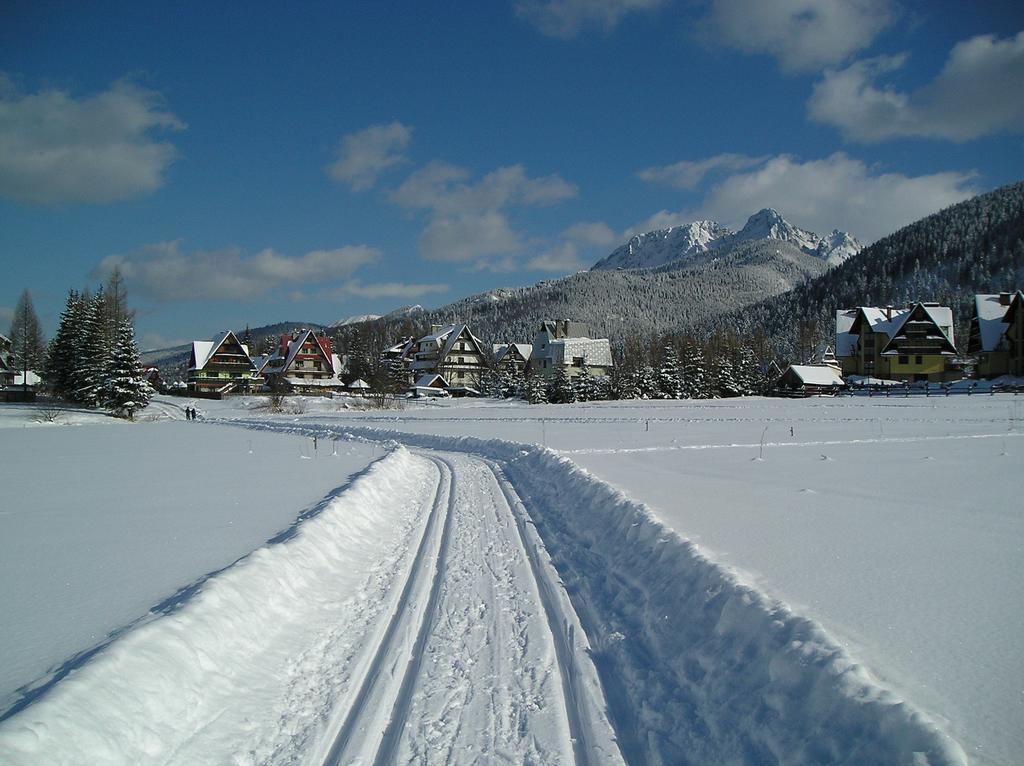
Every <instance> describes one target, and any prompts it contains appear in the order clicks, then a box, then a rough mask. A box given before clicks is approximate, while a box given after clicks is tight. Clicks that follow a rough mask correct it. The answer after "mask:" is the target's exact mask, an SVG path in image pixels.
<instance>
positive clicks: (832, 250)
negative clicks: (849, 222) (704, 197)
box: [593, 207, 861, 271]
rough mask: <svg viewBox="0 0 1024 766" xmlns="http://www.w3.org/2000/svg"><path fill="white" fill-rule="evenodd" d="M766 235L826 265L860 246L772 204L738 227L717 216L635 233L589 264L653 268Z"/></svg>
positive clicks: (604, 268) (847, 236) (607, 267)
mask: <svg viewBox="0 0 1024 766" xmlns="http://www.w3.org/2000/svg"><path fill="white" fill-rule="evenodd" d="M766 239H776V240H780V241H783V242H789V243H791V244H793V245H795V246H797V247H799V248H800V249H801V250H803V251H804V252H805V253H807V254H808V255H813V256H815V257H817V258H821V259H822V260H823V261H826V262H827V263H828V264H829V265H830V266H835V265H837V264H839V263H842V262H843V261H845V260H846V259H847V258H849V257H850V256H852V255H856V254H857V253H859V252H860V251H861V245H860V243H859V242H858V241H857V240H856V239H855V238H854V237H853V236H851V235H850V234H848V233H846V232H844V231H839V230H834V231H833V232H832V233H831V234H829V235H828V236H827V237H824V238H823V237H819V236H818V235H817V234H815V233H814V232H811V231H807V230H805V229H801V228H799V227H797V226H794V225H793V224H791V223H789V221H787V220H786V219H785V218H783V217H782V214H781V213H779V211H777V210H775V209H774V208H770V207H766V208H762V209H761V210H759V211H757V212H756V213H754V214H753V215H752V216H750V218H748V219H747V222H746V224H745V225H744V226H743V228H742V229H740V230H739V231H738V232H732V231H730V230H729V229H727V228H726V227H724V226H722V225H721V224H720V223H718V222H716V221H709V220H701V221H693V222H692V223H687V224H682V225H680V226H672V227H670V228H668V229H658V230H656V231H650V232H647V233H646V234H638V235H636V236H634V237H632V238H631V239H630V240H629V241H628V242H627V243H626V244H624V245H622V246H621V247H619V248H617V249H615V250H614V251H612V252H611V253H610V254H609V255H608V256H606V257H605V258H602V259H601V260H600V261H598V262H597V263H596V264H594V266H593V270H594V271H609V270H613V269H650V268H656V267H658V266H664V265H665V264H667V263H672V262H674V261H679V260H682V259H685V258H688V257H690V256H693V255H696V254H698V253H703V252H707V251H708V250H719V249H725V248H728V247H732V246H736V245H739V244H743V243H746V242H753V241H758V240H766Z"/></svg>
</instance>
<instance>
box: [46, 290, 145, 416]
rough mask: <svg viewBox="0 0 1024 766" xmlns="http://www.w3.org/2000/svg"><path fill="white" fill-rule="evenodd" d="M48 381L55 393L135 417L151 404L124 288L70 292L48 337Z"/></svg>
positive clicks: (119, 414)
mask: <svg viewBox="0 0 1024 766" xmlns="http://www.w3.org/2000/svg"><path fill="white" fill-rule="evenodd" d="M45 377H46V382H47V385H48V387H49V388H50V390H51V392H52V393H53V395H54V396H56V397H57V398H59V399H63V400H64V401H68V402H73V403H75V404H80V405H83V406H86V407H102V408H105V409H109V410H111V411H112V412H114V413H115V414H117V415H118V416H121V417H126V418H128V419H129V420H131V419H133V418H134V416H135V413H136V412H137V411H138V410H141V409H143V408H144V407H145V406H146V405H148V404H149V401H150V399H151V398H152V395H153V390H152V388H151V387H150V385H149V383H148V382H147V381H146V378H145V374H144V370H143V366H142V359H141V357H140V356H139V349H138V346H137V345H136V344H135V330H134V328H133V326H132V321H131V314H130V312H129V311H128V310H127V307H126V306H125V305H124V293H123V287H122V288H120V289H119V290H114V291H111V292H110V293H108V292H106V291H105V290H104V289H103V288H102V287H101V288H100V289H99V290H97V291H96V293H94V294H93V295H87V294H80V293H78V292H76V291H75V290H70V291H69V292H68V297H67V301H66V303H65V306H64V311H63V312H61V316H60V323H59V324H58V326H57V333H56V334H55V335H54V337H53V340H52V341H50V347H49V352H48V354H47V361H46V376H45Z"/></svg>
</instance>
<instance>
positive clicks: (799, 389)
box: [775, 364, 846, 396]
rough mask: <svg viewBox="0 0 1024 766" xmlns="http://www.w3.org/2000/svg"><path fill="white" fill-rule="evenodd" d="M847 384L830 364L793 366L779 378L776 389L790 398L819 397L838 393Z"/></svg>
mask: <svg viewBox="0 0 1024 766" xmlns="http://www.w3.org/2000/svg"><path fill="white" fill-rule="evenodd" d="M845 385H846V384H845V383H844V382H843V379H842V378H841V377H840V376H839V373H838V372H837V371H836V369H835V367H833V366H830V365H828V364H791V365H790V366H789V367H787V368H786V371H785V372H784V373H782V375H780V376H779V378H778V380H777V381H776V383H775V389H776V391H778V392H779V393H781V394H784V395H788V396H819V395H821V394H835V393H838V392H839V391H840V390H841V389H842V388H843V387H844V386H845Z"/></svg>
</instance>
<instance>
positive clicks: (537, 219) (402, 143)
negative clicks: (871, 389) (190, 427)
mask: <svg viewBox="0 0 1024 766" xmlns="http://www.w3.org/2000/svg"><path fill="white" fill-rule="evenodd" d="M1022 134H1024V8H1022V6H1021V5H1020V3H1016V2H1006V3H996V2H990V3H984V2H979V3H966V2H938V1H936V2H927V3H925V2H921V3H910V2H898V0H775V2H763V1H761V0H676V1H675V2H673V1H672V0H508V1H507V2H503V1H502V0H492V1H489V2H481V3H473V2H461V3H454V2H447V3H412V2H387V1H386V0H380V1H378V2H373V3H326V2H325V3H301V4H299V3H293V4H283V3H249V4H238V3H193V2H176V3H158V2H147V3H138V2H129V3H117V2H96V3H88V4H86V3H57V2H54V3H37V2H18V1H15V2H11V1H10V0H6V1H5V2H3V3H0V258H2V262H3V264H4V279H3V280H2V281H0V326H2V327H3V328H4V329H6V326H7V324H8V322H9V320H10V314H11V310H12V308H13V306H14V305H15V303H16V301H17V298H18V295H19V294H20V293H21V291H22V290H23V289H24V288H28V289H29V290H31V292H32V295H33V298H34V300H35V304H36V308H37V310H38V313H39V315H40V318H41V319H42V321H43V323H44V326H45V327H46V329H47V331H48V332H52V330H53V328H54V327H55V325H56V319H57V317H58V315H59V312H60V310H61V308H62V306H63V302H64V297H65V295H66V292H67V290H68V288H72V287H73V288H76V289H82V288H84V287H87V286H95V285H97V284H99V282H100V281H101V280H102V279H103V278H104V276H105V274H106V273H108V272H109V269H110V268H112V267H113V266H114V265H117V266H119V267H120V268H121V269H122V271H123V273H124V274H125V276H126V279H127V285H128V291H129V299H130V302H131V303H132V305H133V306H134V307H135V308H136V309H137V310H138V314H137V321H136V324H137V332H138V335H139V339H140V342H141V343H142V345H143V346H144V347H158V346H162V345H170V344H174V343H177V342H181V341H184V340H187V339H191V338H204V337H208V336H210V335H212V334H213V333H214V332H216V331H217V330H219V329H223V328H241V327H244V326H245V325H246V324H249V325H251V326H258V325H262V324H267V323H271V322H278V321H300V320H301V321H313V322H325V323H327V322H332V321H335V320H338V319H341V318H344V317H346V316H349V315H353V314H363V313H384V312H387V311H389V310H391V309H394V308H396V307H399V306H402V305H406V304H411V303H420V304H422V305H425V306H428V307H432V306H438V305H442V304H444V303H447V302H449V301H451V300H454V299H457V298H459V297H462V296H464V295H467V294H471V293H474V292H479V291H482V290H487V289H490V288H495V287H502V286H515V285H524V284H531V283H533V282H535V281H537V280H539V279H545V278H551V277H555V276H561V275H563V274H567V273H571V272H573V271H576V270H578V269H580V268H586V267H588V266H590V265H591V264H592V263H594V262H595V261H596V260H598V259H599V258H600V257H602V256H604V255H606V254H607V253H608V252H610V251H611V250H612V249H614V247H616V246H618V245H619V244H621V243H622V242H624V241H625V240H626V239H627V238H628V237H629V236H630V235H631V234H633V233H640V232H643V231H647V230H649V229H652V228H660V227H664V226H668V225H671V224H673V223H681V222H686V221H690V220H695V219H699V218H713V219H715V220H718V221H720V222H721V223H723V224H725V225H728V226H732V227H738V226H741V225H742V224H743V222H744V221H745V219H746V218H747V216H749V215H750V214H751V213H753V212H755V211H756V210H758V209H760V208H761V207H765V206H772V207H775V208H776V209H778V210H779V211H780V212H782V214H783V215H784V216H785V217H786V218H787V219H788V220H789V221H790V222H792V223H794V224H796V225H798V226H802V227H804V228H808V229H811V230H814V231H817V232H819V233H822V234H824V233H828V232H829V231H831V230H832V229H834V228H839V229H844V230H847V231H850V232H852V233H853V234H854V235H856V236H857V237H859V238H860V239H861V240H862V241H863V242H865V243H868V242H871V241H873V240H875V239H877V238H879V237H881V236H884V235H885V234H887V233H889V232H891V231H893V230H894V229H896V228H898V227H899V226H901V225H903V224H906V223H909V222H911V221H913V220H916V219H917V218H920V217H921V216H923V215H926V214H928V213H931V212H934V211H935V210H938V209H940V208H942V207H945V206H947V205H949V204H952V203H954V202H957V201H959V200H961V199H964V198H967V197H969V196H972V195H974V194H976V193H978V192H981V191H987V190H989V189H993V188H995V187H997V186H1001V185H1003V184H1006V183H1011V182H1014V181H1017V180H1020V179H1021V178H1022V177H1024V135H1022Z"/></svg>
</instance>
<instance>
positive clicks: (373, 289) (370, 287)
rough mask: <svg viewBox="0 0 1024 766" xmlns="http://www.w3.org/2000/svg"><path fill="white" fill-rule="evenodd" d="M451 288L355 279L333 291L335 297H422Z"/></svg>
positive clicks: (441, 285)
mask: <svg viewBox="0 0 1024 766" xmlns="http://www.w3.org/2000/svg"><path fill="white" fill-rule="evenodd" d="M449 289H450V286H449V285H446V284H425V283H420V284H418V283H415V282H408V283H407V282H374V283H371V284H363V283H362V282H359V281H358V280H353V281H351V282H349V283H348V284H345V285H342V286H341V287H339V288H338V289H337V290H335V291H333V292H332V295H333V297H335V298H343V297H350V296H356V297H358V298H406V299H409V298H420V297H422V296H424V295H433V294H441V293H447V292H448V290H449Z"/></svg>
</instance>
